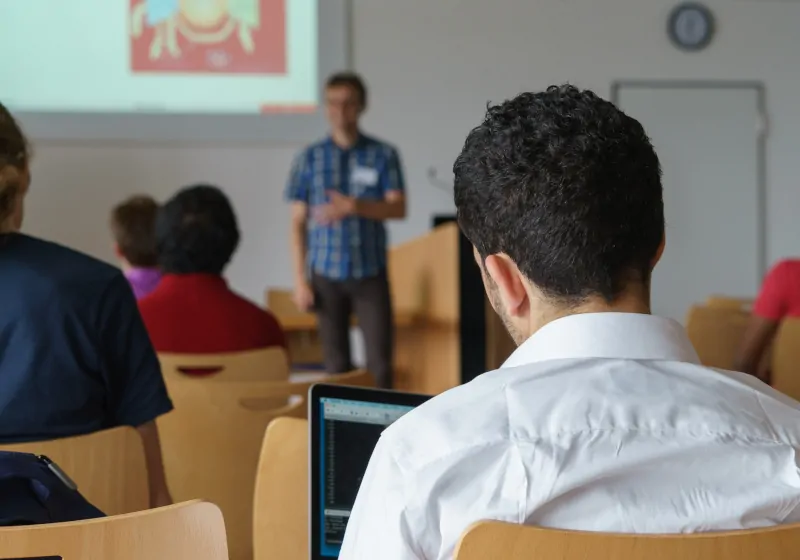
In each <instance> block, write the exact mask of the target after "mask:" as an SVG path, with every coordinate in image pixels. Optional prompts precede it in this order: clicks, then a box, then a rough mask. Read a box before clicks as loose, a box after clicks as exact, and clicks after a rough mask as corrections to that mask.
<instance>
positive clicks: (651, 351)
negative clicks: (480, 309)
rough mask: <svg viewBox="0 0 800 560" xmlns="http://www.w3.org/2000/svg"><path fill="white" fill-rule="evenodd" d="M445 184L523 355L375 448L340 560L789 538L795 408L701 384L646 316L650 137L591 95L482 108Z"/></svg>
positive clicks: (655, 228) (396, 427)
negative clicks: (529, 537)
mask: <svg viewBox="0 0 800 560" xmlns="http://www.w3.org/2000/svg"><path fill="white" fill-rule="evenodd" d="M454 175H455V204H456V208H457V211H458V221H459V225H460V226H461V229H462V231H463V232H464V234H465V235H466V236H467V238H468V239H469V240H470V241H471V242H472V244H473V245H474V248H475V260H476V263H477V266H478V267H479V268H480V270H481V273H482V275H483V281H484V284H485V286H486V292H487V294H488V295H489V299H490V301H491V304H492V306H493V307H494V309H495V311H497V313H498V314H499V315H500V317H501V318H502V319H503V322H504V323H505V325H506V327H507V329H508V331H509V332H510V333H511V335H512V337H513V338H514V340H515V341H516V343H517V344H518V345H519V347H518V348H517V350H516V351H515V352H514V353H513V354H512V355H511V357H510V358H509V359H508V361H506V363H505V364H504V365H503V366H502V367H501V368H500V369H499V370H497V371H493V372H489V373H486V374H484V375H481V376H479V377H478V378H477V379H475V380H474V381H472V382H471V383H468V384H466V385H462V386H461V387H457V388H455V389H453V390H451V391H449V392H447V393H445V394H443V395H439V396H438V397H435V398H433V399H431V400H430V401H428V402H427V403H425V404H424V405H422V406H421V407H419V408H416V409H414V410H413V411H411V412H409V413H408V414H407V415H406V416H404V417H402V418H401V419H400V420H398V421H397V422H396V423H394V424H392V425H391V426H390V427H389V428H387V429H386V430H385V431H384V432H383V435H382V436H381V439H380V441H379V443H378V444H377V446H376V448H375V451H374V454H373V456H372V459H371V461H370V464H369V467H368V468H367V471H366V473H365V475H364V479H363V482H362V484H361V487H360V490H359V493H358V498H357V499H356V503H355V506H354V507H353V511H352V513H351V515H350V519H349V522H348V525H347V531H346V534H345V538H344V543H343V546H342V551H341V554H340V556H339V558H340V559H341V560H372V559H374V558H380V559H381V560H412V559H413V560H417V559H419V560H422V559H424V560H445V559H450V558H452V555H453V551H454V548H455V546H456V543H457V542H458V539H459V537H460V535H461V534H462V533H463V532H464V531H465V530H466V529H467V528H468V527H469V526H470V525H471V524H473V523H475V522H477V521H480V520H497V521H505V522H509V523H518V524H526V525H535V526H540V527H555V528H561V529H573V530H583V531H600V532H623V533H690V532H698V531H715V530H728V529H731V530H733V529H744V528H754V527H763V526H769V525H776V524H779V523H792V522H797V521H800V469H798V463H797V455H798V453H797V452H798V450H799V449H800V405H799V404H798V403H797V402H795V401H793V400H791V399H789V398H788V397H785V396H784V395H781V394H780V393H778V392H776V391H774V390H772V389H771V388H769V387H768V386H766V385H765V384H763V383H761V382H760V381H759V380H757V379H756V378H754V377H752V376H750V375H746V374H744V373H735V372H730V371H721V370H715V369H711V368H707V367H703V366H702V365H701V364H700V360H699V359H698V357H697V354H696V353H695V351H694V348H692V344H691V342H689V339H688V337H687V336H686V332H685V331H684V329H683V327H681V325H679V324H678V323H676V322H674V321H672V320H670V319H664V318H661V317H655V316H653V315H651V314H650V278H651V273H652V270H653V267H654V266H656V264H657V263H658V260H659V257H661V254H662V252H663V251H664V202H663V193H662V186H661V169H660V165H659V160H658V157H657V156H656V153H655V151H654V150H653V146H652V144H651V143H650V140H649V139H648V137H647V134H646V133H645V131H644V129H643V128H642V125H641V124H639V122H637V121H636V120H635V119H633V118H631V117H629V116H628V115H626V114H624V113H623V112H622V111H620V110H619V109H617V108H616V107H615V106H614V105H612V104H611V103H609V102H608V101H605V100H603V99H600V98H599V97H597V96H596V95H595V94H593V93H592V92H590V91H581V90H578V89H576V88H574V87H571V86H563V87H552V88H550V89H548V90H547V91H545V92H540V93H524V94H522V95H519V96H518V97H516V98H515V99H512V100H510V101H506V102H505V103H501V104H500V105H497V106H494V107H490V108H489V110H488V113H487V115H486V117H485V119H484V121H483V122H482V123H481V124H480V125H479V126H478V127H477V128H475V129H474V130H473V131H472V132H471V133H470V134H469V136H468V138H467V141H466V143H465V145H464V148H463V151H462V152H461V155H460V156H459V157H458V159H457V160H456V163H455V167H454ZM475 305H483V302H477V301H476V302H475ZM534 556H535V554H534Z"/></svg>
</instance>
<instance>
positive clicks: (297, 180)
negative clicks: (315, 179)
mask: <svg viewBox="0 0 800 560" xmlns="http://www.w3.org/2000/svg"><path fill="white" fill-rule="evenodd" d="M310 184H311V174H310V173H309V167H308V152H305V151H304V152H302V153H300V154H298V155H297V157H295V158H294V163H293V164H292V171H291V173H290V174H289V182H288V184H287V185H286V199H287V200H289V201H292V202H308V195H309V185H310Z"/></svg>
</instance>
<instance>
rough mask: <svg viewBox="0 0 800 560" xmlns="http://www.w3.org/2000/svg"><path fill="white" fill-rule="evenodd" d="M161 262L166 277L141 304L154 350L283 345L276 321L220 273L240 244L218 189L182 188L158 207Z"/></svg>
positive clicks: (217, 350)
mask: <svg viewBox="0 0 800 560" xmlns="http://www.w3.org/2000/svg"><path fill="white" fill-rule="evenodd" d="M156 244H157V249H158V259H159V264H160V266H161V270H162V272H163V274H164V276H163V278H162V279H161V282H160V283H159V285H158V287H157V288H156V289H155V290H154V291H153V292H152V293H150V295H148V296H147V297H145V298H143V299H141V300H140V301H139V309H140V311H141V313H142V317H143V318H144V322H145V325H146V326H147V330H148V332H149V333H150V338H151V340H152V341H153V345H154V346H155V348H156V351H158V352H175V353H191V354H204V353H209V354H211V353H221V352H239V351H245V350H256V349H260V348H267V347H271V346H283V347H285V346H286V338H285V335H284V333H283V330H282V329H281V326H280V324H279V323H278V321H277V319H275V317H274V316H273V315H272V314H270V313H269V312H268V311H266V310H264V309H262V308H260V307H258V306H257V305H255V304H253V303H252V302H250V301H248V300H246V299H245V298H243V297H241V296H239V295H238V294H236V293H235V292H233V291H232V290H231V289H230V288H229V287H228V284H227V282H226V281H225V279H224V278H223V277H222V272H223V270H224V269H225V267H226V266H227V264H228V262H230V260H231V257H232V256H233V253H234V251H236V247H237V246H238V245H239V227H238V224H237V221H236V215H235V214H234V212H233V208H232V206H231V204H230V202H229V201H228V198H227V197H226V196H225V194H223V192H222V191H221V190H220V189H218V188H216V187H213V186H210V185H195V186H192V187H187V188H185V189H183V190H181V191H180V192H178V194H176V195H175V196H174V197H172V198H171V199H170V200H169V201H167V203H166V204H164V205H163V206H162V207H161V209H160V210H159V213H158V216H157V218H156Z"/></svg>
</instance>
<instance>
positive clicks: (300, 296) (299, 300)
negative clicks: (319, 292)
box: [292, 282, 314, 311]
mask: <svg viewBox="0 0 800 560" xmlns="http://www.w3.org/2000/svg"><path fill="white" fill-rule="evenodd" d="M292 299H293V300H294V304H295V305H296V306H297V308H298V309H299V310H300V311H311V308H312V307H314V291H313V290H312V289H311V286H309V285H308V282H300V283H298V284H297V285H296V286H295V288H294V296H293V298H292Z"/></svg>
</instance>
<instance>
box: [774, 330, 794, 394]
mask: <svg viewBox="0 0 800 560" xmlns="http://www.w3.org/2000/svg"><path fill="white" fill-rule="evenodd" d="M772 386H773V387H774V388H775V389H777V390H778V391H780V392H781V393H784V394H786V395H789V396H790V397H792V398H793V399H795V400H797V399H800V319H786V320H785V321H783V323H781V326H780V327H779V328H778V334H777V335H776V336H775V342H774V344H773V346H772Z"/></svg>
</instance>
